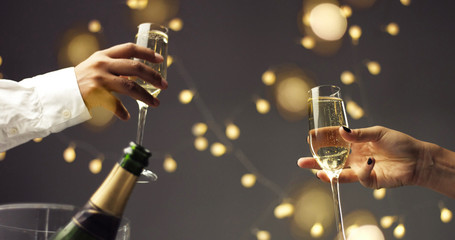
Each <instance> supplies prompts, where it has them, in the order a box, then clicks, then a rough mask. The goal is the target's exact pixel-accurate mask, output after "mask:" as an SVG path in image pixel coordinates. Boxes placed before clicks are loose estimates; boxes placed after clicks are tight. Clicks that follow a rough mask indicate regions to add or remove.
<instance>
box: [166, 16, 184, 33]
mask: <svg viewBox="0 0 455 240" xmlns="http://www.w3.org/2000/svg"><path fill="white" fill-rule="evenodd" d="M168 26H169V28H170V29H172V31H176V32H178V31H180V30H182V28H183V21H182V19H180V18H174V19H172V20H171V21H170V22H169V25H168Z"/></svg>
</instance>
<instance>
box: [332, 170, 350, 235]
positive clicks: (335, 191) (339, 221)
mask: <svg viewBox="0 0 455 240" xmlns="http://www.w3.org/2000/svg"><path fill="white" fill-rule="evenodd" d="M330 185H331V187H332V197H333V207H334V209H335V220H336V225H337V231H338V239H343V240H346V235H345V233H344V224H343V213H342V211H341V202H340V191H339V190H340V184H339V183H338V177H331V178H330Z"/></svg>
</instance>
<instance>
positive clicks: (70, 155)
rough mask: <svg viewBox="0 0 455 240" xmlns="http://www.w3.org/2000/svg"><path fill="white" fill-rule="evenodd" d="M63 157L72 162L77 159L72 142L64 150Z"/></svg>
mask: <svg viewBox="0 0 455 240" xmlns="http://www.w3.org/2000/svg"><path fill="white" fill-rule="evenodd" d="M63 159H65V161H66V162H67V163H72V162H74V160H75V159H76V151H75V150H74V146H73V145H72V144H71V145H70V146H68V147H67V148H66V149H65V151H63Z"/></svg>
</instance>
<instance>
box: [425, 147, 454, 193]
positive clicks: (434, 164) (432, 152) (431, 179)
mask: <svg viewBox="0 0 455 240" xmlns="http://www.w3.org/2000/svg"><path fill="white" fill-rule="evenodd" d="M424 152H425V153H424V154H423V158H422V159H421V160H422V161H423V163H424V165H423V166H422V170H421V171H420V179H421V180H420V181H419V182H418V185H421V186H423V187H427V188H430V189H432V190H434V191H437V192H439V193H442V194H444V195H447V196H449V197H451V198H454V199H455V152H453V151H450V150H448V149H445V148H443V147H440V146H438V145H436V144H432V143H425V151H424Z"/></svg>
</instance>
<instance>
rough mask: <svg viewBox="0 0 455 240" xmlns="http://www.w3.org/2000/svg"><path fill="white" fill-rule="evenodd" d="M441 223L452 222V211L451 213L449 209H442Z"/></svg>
mask: <svg viewBox="0 0 455 240" xmlns="http://www.w3.org/2000/svg"><path fill="white" fill-rule="evenodd" d="M441 221H442V222H443V223H448V222H450V221H452V211H450V210H449V209H447V208H442V209H441Z"/></svg>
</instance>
